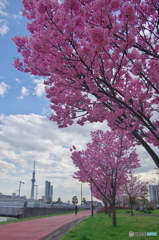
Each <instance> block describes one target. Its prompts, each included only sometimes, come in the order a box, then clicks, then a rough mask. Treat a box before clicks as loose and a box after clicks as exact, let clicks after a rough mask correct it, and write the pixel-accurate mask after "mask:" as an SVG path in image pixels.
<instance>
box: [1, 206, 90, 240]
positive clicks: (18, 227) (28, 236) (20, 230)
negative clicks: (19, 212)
mask: <svg viewBox="0 0 159 240" xmlns="http://www.w3.org/2000/svg"><path fill="white" fill-rule="evenodd" d="M90 214H91V213H90V211H88V210H86V211H81V212H78V214H77V216H75V214H68V215H60V216H54V217H47V218H41V219H34V220H28V221H23V222H15V223H8V224H4V225H0V240H39V239H41V238H43V237H45V236H46V235H48V234H49V233H51V232H53V231H55V230H57V229H58V228H59V227H61V226H63V225H65V224H67V223H70V222H72V221H74V220H75V219H78V218H81V217H84V216H90Z"/></svg>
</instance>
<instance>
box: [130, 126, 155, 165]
mask: <svg viewBox="0 0 159 240" xmlns="http://www.w3.org/2000/svg"><path fill="white" fill-rule="evenodd" d="M132 134H133V135H134V136H135V137H136V138H137V140H138V141H139V142H140V143H141V144H142V146H143V147H144V148H145V149H146V151H147V152H148V153H149V155H150V156H151V158H152V159H153V160H154V162H155V164H156V166H157V167H159V157H158V156H157V154H156V153H155V152H154V151H153V149H152V148H151V147H150V146H149V145H148V144H147V142H145V140H144V139H143V138H142V137H141V136H140V134H139V133H138V131H137V130H134V131H133V132H132Z"/></svg>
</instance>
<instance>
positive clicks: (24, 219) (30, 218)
mask: <svg viewBox="0 0 159 240" xmlns="http://www.w3.org/2000/svg"><path fill="white" fill-rule="evenodd" d="M72 213H74V211H70V212H67V213H59V214H51V215H44V216H37V217H27V218H20V219H17V220H11V221H6V222H0V225H2V224H8V223H13V222H22V221H28V220H33V219H39V218H47V217H53V216H59V215H66V214H72Z"/></svg>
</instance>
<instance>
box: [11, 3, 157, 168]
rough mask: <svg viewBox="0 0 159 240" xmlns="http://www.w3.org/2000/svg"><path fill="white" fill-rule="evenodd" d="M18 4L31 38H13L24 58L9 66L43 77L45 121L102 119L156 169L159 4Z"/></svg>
mask: <svg viewBox="0 0 159 240" xmlns="http://www.w3.org/2000/svg"><path fill="white" fill-rule="evenodd" d="M22 2H23V5H24V10H23V15H24V16H26V17H27V18H28V19H29V23H28V25H27V29H28V30H29V32H30V35H29V36H24V37H20V36H16V37H14V38H13V41H14V42H15V44H16V45H17V49H18V52H19V53H21V55H22V57H23V59H22V60H20V59H19V58H17V59H15V61H14V66H15V67H16V68H17V69H18V70H20V71H23V72H30V73H31V74H33V75H39V76H44V77H46V78H47V80H46V82H45V85H46V94H47V97H48V98H49V100H50V107H51V109H52V111H53V113H52V115H51V116H50V119H51V120H53V121H56V122H57V123H58V125H59V127H66V126H68V125H71V124H73V123H74V122H77V123H78V124H81V125H83V124H85V122H103V121H107V122H108V124H109V126H110V127H111V129H113V130H115V129H118V128H120V129H122V130H123V131H125V134H127V136H129V138H130V139H132V138H135V139H136V141H137V143H138V144H142V146H143V147H144V148H145V149H146V150H147V152H148V153H149V154H150V156H151V157H152V159H153V160H154V162H155V164H156V165H157V166H158V167H159V157H158V156H157V154H156V153H155V151H154V150H153V149H152V147H151V145H150V144H153V145H155V146H159V121H158V112H159V109H158V102H159V85H158V79H159V44H158V40H159V21H158V18H159V4H158V0H98V1H96V0H64V1H63V3H60V2H59V1H58V0H47V1H45V0H36V1H35V0H22ZM149 143H150V144H149Z"/></svg>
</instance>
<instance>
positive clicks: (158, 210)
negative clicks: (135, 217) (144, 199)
mask: <svg viewBox="0 0 159 240" xmlns="http://www.w3.org/2000/svg"><path fill="white" fill-rule="evenodd" d="M116 211H117V213H127V212H128V211H130V209H117V210H116ZM133 213H134V214H144V212H140V211H136V210H133ZM151 214H155V215H156V214H157V215H159V209H154V210H153V211H151Z"/></svg>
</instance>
